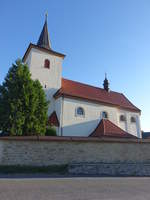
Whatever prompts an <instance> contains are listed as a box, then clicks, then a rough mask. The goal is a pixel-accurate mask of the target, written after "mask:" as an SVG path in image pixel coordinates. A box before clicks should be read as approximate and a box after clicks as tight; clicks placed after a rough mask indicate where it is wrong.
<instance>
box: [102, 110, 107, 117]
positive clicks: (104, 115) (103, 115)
mask: <svg viewBox="0 0 150 200" xmlns="http://www.w3.org/2000/svg"><path fill="white" fill-rule="evenodd" d="M102 118H103V119H108V113H107V112H106V111H103V112H102Z"/></svg>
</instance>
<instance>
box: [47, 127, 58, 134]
mask: <svg viewBox="0 0 150 200" xmlns="http://www.w3.org/2000/svg"><path fill="white" fill-rule="evenodd" d="M45 136H57V135H56V129H55V127H51V126H48V127H47V128H46V132H45Z"/></svg>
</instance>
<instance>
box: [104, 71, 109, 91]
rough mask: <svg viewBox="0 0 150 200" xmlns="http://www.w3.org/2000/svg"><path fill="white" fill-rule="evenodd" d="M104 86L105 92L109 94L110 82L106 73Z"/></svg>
mask: <svg viewBox="0 0 150 200" xmlns="http://www.w3.org/2000/svg"><path fill="white" fill-rule="evenodd" d="M103 86H104V90H106V91H107V92H109V82H108V79H107V73H105V80H104V83H103Z"/></svg>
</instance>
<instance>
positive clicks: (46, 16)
mask: <svg viewBox="0 0 150 200" xmlns="http://www.w3.org/2000/svg"><path fill="white" fill-rule="evenodd" d="M47 18H48V12H47V11H46V12H45V21H47Z"/></svg>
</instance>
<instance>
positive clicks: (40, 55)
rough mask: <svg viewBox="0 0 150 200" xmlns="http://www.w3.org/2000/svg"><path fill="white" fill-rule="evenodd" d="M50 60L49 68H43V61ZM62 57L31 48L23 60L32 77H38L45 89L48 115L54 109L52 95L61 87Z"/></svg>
mask: <svg viewBox="0 0 150 200" xmlns="http://www.w3.org/2000/svg"><path fill="white" fill-rule="evenodd" d="M45 59H48V60H49V61H50V69H47V68H44V61H45ZM62 61H63V58H62V57H59V56H56V55H51V54H49V53H46V52H44V51H40V50H38V49H34V48H32V49H31V50H30V52H29V54H28V56H27V58H26V60H25V63H26V64H27V65H28V66H29V70H30V72H31V75H32V78H33V79H34V80H35V79H38V80H39V81H40V83H41V85H42V86H43V89H44V90H45V93H46V96H47V99H48V100H49V101H50V106H49V110H48V115H50V114H51V113H52V112H53V111H54V110H55V99H54V98H53V95H54V94H55V93H56V91H57V90H58V89H60V87H61V78H62Z"/></svg>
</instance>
